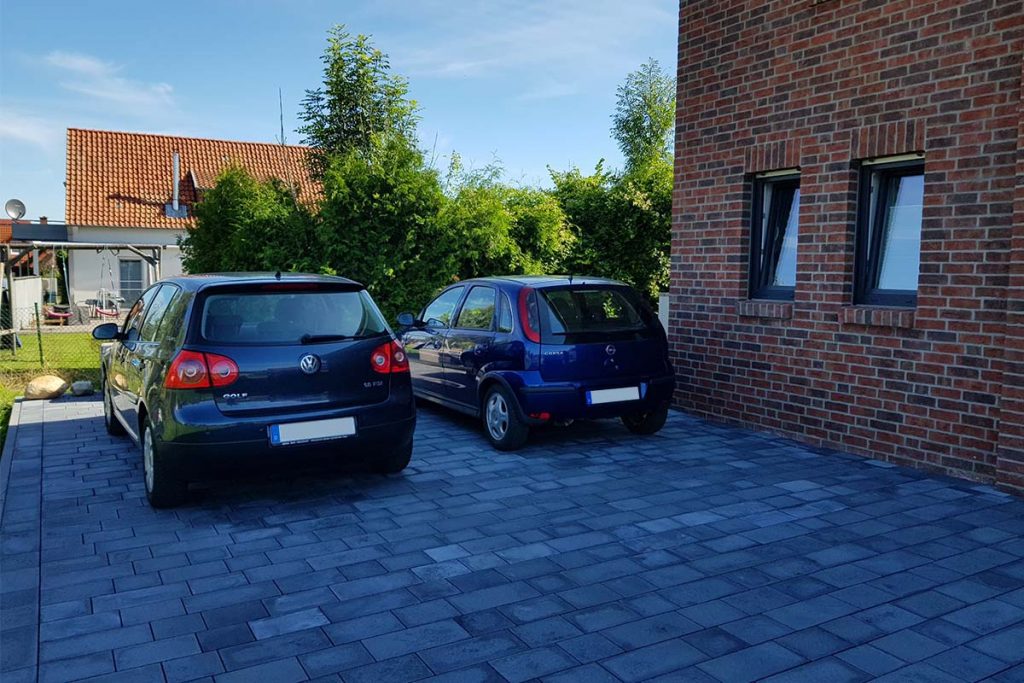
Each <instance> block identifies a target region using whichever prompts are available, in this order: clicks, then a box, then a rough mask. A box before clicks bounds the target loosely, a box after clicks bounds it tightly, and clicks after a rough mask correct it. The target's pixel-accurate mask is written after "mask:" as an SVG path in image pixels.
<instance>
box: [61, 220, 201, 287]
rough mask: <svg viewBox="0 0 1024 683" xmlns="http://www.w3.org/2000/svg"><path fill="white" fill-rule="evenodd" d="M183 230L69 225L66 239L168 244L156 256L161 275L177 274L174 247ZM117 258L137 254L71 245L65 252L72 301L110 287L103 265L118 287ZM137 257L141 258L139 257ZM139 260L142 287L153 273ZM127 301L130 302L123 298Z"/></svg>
mask: <svg viewBox="0 0 1024 683" xmlns="http://www.w3.org/2000/svg"><path fill="white" fill-rule="evenodd" d="M184 234H185V231H184V230H167V229H163V228H86V227H72V228H71V229H70V234H69V235H68V237H69V239H70V240H71V241H72V242H108V243H109V242H117V243H120V244H135V245H143V244H154V245H161V246H166V247H170V248H169V249H164V250H163V251H162V253H161V258H160V275H161V277H165V278H166V277H172V276H174V275H181V273H182V267H181V250H180V249H178V237H180V236H184ZM119 259H139V256H138V254H134V253H132V252H130V251H127V250H124V249H122V250H121V252H120V253H119V254H115V253H113V252H111V251H107V250H105V251H102V252H100V253H96V252H95V251H93V250H91V249H75V250H72V251H69V252H68V270H69V271H70V273H69V279H70V281H71V296H72V298H73V299H74V301H75V302H76V303H84V302H85V300H86V299H95V298H97V294H98V292H99V290H100V288H105V289H110V288H111V285H110V281H111V278H110V277H109V276H108V274H107V266H109V267H110V270H111V271H112V272H113V288H114V289H115V290H120V289H121V283H120V266H119V264H118V261H119ZM139 260H141V259H139ZM149 271H150V269H149V268H148V267H147V264H146V263H145V262H143V268H142V274H143V282H142V286H143V288H145V287H147V286H149V285H151V284H152V283H153V273H152V272H149ZM127 303H128V305H131V303H132V302H127Z"/></svg>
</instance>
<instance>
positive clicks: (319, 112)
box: [298, 25, 416, 178]
mask: <svg viewBox="0 0 1024 683" xmlns="http://www.w3.org/2000/svg"><path fill="white" fill-rule="evenodd" d="M321 61H322V62H323V64H324V67H323V83H322V85H321V86H320V87H318V88H315V89H312V90H307V91H306V96H305V98H304V99H303V101H302V111H301V113H300V114H299V118H300V119H301V121H302V125H301V126H300V127H299V129H298V132H299V134H300V135H302V142H303V143H304V144H307V145H309V146H310V147H312V148H313V149H314V154H313V155H312V156H311V158H310V163H311V168H312V170H313V173H314V176H315V177H318V178H319V177H321V176H322V175H323V174H324V172H325V171H326V170H327V167H328V165H329V164H330V161H329V159H330V157H331V155H335V154H347V153H349V152H350V151H352V150H358V151H360V152H362V153H365V154H370V153H371V150H372V148H373V146H374V144H377V143H376V142H375V141H378V140H379V139H380V138H385V137H388V138H390V137H398V138H401V139H403V140H405V141H406V143H407V144H409V145H412V144H413V140H414V138H415V130H416V103H415V102H414V101H412V100H410V99H408V97H407V94H408V90H409V88H408V83H407V82H406V81H405V79H404V78H402V77H400V76H397V75H395V74H393V73H391V64H390V62H389V60H388V56H387V55H386V54H384V53H383V52H381V51H380V50H378V49H377V48H376V47H374V46H373V44H372V43H371V41H370V38H369V37H368V36H365V35H358V36H355V37H353V36H352V35H351V34H350V33H348V31H346V30H345V27H344V26H341V25H338V26H335V27H333V28H332V29H331V30H330V31H329V32H328V36H327V48H326V49H325V50H324V52H323V55H322V56H321ZM380 144H390V143H380Z"/></svg>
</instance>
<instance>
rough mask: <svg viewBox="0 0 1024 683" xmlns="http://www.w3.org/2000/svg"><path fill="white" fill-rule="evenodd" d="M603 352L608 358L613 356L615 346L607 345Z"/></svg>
mask: <svg viewBox="0 0 1024 683" xmlns="http://www.w3.org/2000/svg"><path fill="white" fill-rule="evenodd" d="M604 352H605V353H607V354H608V355H609V356H614V355H615V346H614V345H613V344H609V345H608V346H606V347H604Z"/></svg>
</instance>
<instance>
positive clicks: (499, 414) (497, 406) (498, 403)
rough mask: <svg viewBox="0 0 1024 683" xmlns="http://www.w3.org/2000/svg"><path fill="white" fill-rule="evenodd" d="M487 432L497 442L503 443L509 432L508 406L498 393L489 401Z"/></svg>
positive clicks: (492, 395)
mask: <svg viewBox="0 0 1024 683" xmlns="http://www.w3.org/2000/svg"><path fill="white" fill-rule="evenodd" d="M487 431H488V432H490V434H491V438H493V439H494V440H495V441H501V440H502V439H503V438H504V437H505V433H506V432H507V431H508V404H507V403H506V402H505V398H504V397H503V396H502V395H501V394H500V393H498V392H495V393H493V394H491V397H490V398H489V399H487Z"/></svg>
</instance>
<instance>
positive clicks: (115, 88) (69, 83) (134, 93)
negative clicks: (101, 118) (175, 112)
mask: <svg viewBox="0 0 1024 683" xmlns="http://www.w3.org/2000/svg"><path fill="white" fill-rule="evenodd" d="M44 61H45V63H46V64H47V65H49V66H51V67H53V68H55V69H57V70H59V71H61V72H62V73H64V74H66V75H67V76H72V77H74V79H73V80H62V81H60V85H61V87H62V88H64V89H66V90H70V91H72V92H77V93H80V94H82V95H86V96H87V97H90V98H92V99H95V100H100V101H102V102H107V103H113V104H118V105H120V106H122V107H126V108H128V109H130V110H133V111H137V112H146V111H147V110H151V109H152V108H166V107H169V106H172V105H173V104H174V89H173V88H172V87H171V86H170V85H169V84H167V83H163V82H156V83H145V82H142V81H136V80H132V79H128V78H124V77H122V76H119V75H118V72H120V71H121V67H120V66H118V65H116V64H113V63H111V62H105V61H103V60H101V59H98V58H97V57H93V56H91V55H86V54H81V53H74V52H59V51H57V52H51V53H49V54H48V55H47V56H46V58H45V60H44Z"/></svg>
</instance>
